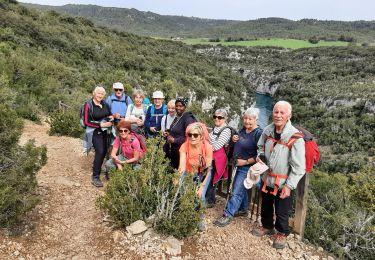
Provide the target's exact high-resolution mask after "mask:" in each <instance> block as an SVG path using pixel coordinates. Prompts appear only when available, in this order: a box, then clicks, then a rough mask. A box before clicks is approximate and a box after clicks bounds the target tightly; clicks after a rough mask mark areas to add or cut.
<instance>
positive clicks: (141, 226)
mask: <svg viewBox="0 0 375 260" xmlns="http://www.w3.org/2000/svg"><path fill="white" fill-rule="evenodd" d="M126 230H127V231H128V232H129V233H130V234H132V235H137V234H140V233H143V232H145V231H146V230H147V226H146V223H145V222H144V221H142V220H137V221H136V222H133V223H132V224H130V226H127V227H126Z"/></svg>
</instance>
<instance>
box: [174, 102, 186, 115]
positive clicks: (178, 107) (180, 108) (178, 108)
mask: <svg viewBox="0 0 375 260" xmlns="http://www.w3.org/2000/svg"><path fill="white" fill-rule="evenodd" d="M185 109H186V107H185V106H184V105H183V104H182V103H181V102H176V113H177V115H179V116H181V115H182V114H183V113H184V112H185Z"/></svg>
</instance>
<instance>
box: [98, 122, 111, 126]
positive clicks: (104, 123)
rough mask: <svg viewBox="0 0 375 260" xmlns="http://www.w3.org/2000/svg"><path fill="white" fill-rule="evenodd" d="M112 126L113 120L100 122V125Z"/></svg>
mask: <svg viewBox="0 0 375 260" xmlns="http://www.w3.org/2000/svg"><path fill="white" fill-rule="evenodd" d="M111 126H112V122H103V123H100V127H111Z"/></svg>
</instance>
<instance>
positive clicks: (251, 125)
mask: <svg viewBox="0 0 375 260" xmlns="http://www.w3.org/2000/svg"><path fill="white" fill-rule="evenodd" d="M258 116H259V109H258V108H253V107H252V108H249V109H247V110H246V111H245V113H244V114H243V117H242V120H243V121H242V123H243V128H242V129H241V130H240V132H239V134H238V135H234V136H233V141H234V142H236V144H235V146H234V151H233V156H234V158H235V159H236V166H237V171H236V175H235V177H234V180H233V190H232V194H231V196H230V198H229V201H228V203H227V205H226V207H225V209H224V214H223V216H222V217H220V218H218V219H217V220H215V221H214V224H215V225H216V226H219V227H224V226H226V225H228V224H229V223H230V222H231V220H232V219H233V217H234V216H235V215H237V216H247V214H248V204H249V201H248V197H247V190H246V188H245V187H244V184H243V182H244V180H245V179H246V176H247V172H248V170H249V168H250V166H252V165H253V164H255V163H256V161H255V160H256V157H257V143H258V140H259V138H260V136H261V134H262V130H261V129H260V128H259V127H258V125H257V119H258Z"/></svg>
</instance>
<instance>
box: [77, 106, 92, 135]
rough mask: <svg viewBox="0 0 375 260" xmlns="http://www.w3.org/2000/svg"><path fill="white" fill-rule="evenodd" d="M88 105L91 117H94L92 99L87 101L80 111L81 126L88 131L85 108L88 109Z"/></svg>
mask: <svg viewBox="0 0 375 260" xmlns="http://www.w3.org/2000/svg"><path fill="white" fill-rule="evenodd" d="M86 105H87V106H89V116H92V113H93V107H92V102H91V99H90V100H87V101H85V103H84V104H83V105H82V106H81V109H80V115H79V124H80V126H81V127H82V128H84V129H86V127H87V126H86V124H85V108H86Z"/></svg>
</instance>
